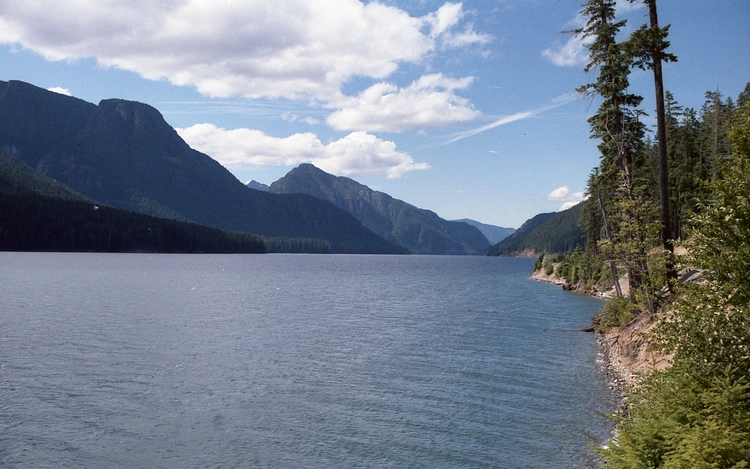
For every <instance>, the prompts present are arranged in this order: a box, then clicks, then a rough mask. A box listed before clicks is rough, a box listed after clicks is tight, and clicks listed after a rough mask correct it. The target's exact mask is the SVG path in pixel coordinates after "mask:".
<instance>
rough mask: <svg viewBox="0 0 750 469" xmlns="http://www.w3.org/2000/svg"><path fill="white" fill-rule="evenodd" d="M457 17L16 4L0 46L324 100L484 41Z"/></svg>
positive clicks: (148, 4)
mask: <svg viewBox="0 0 750 469" xmlns="http://www.w3.org/2000/svg"><path fill="white" fill-rule="evenodd" d="M462 17H463V10H462V5H461V4H460V3H447V4H445V5H444V6H443V7H441V8H440V9H438V11H437V12H435V13H433V14H431V15H427V16H425V17H422V18H417V17H412V16H410V15H409V14H408V13H407V12H406V11H404V10H401V9H399V8H396V7H393V6H388V5H384V4H382V3H379V2H365V3H363V2H361V1H359V0H327V1H325V2H310V1H308V0H277V1H274V2H269V1H267V0H247V1H234V2H232V1H221V2H217V1H215V0H168V1H159V2H156V1H153V0H132V1H127V2H123V1H117V0H100V1H92V0H57V1H55V2H52V3H50V2H39V1H32V2H20V1H18V2H5V3H4V4H3V6H2V7H1V8H0V43H7V44H13V45H16V44H20V45H21V46H23V47H25V48H27V49H29V50H33V51H35V52H38V53H40V54H42V55H43V56H45V57H46V58H47V59H49V60H75V59H80V58H88V57H94V58H95V59H96V60H97V61H98V63H99V64H101V65H103V66H106V67H117V68H121V69H124V70H129V71H133V72H136V73H138V74H140V75H141V76H143V77H145V78H148V79H152V80H159V79H166V80H168V81H170V82H171V83H173V84H176V85H184V86H192V87H195V88H196V89H197V90H198V91H200V92H201V93H202V94H204V95H206V96H210V97H232V96H244V97H248V98H260V97H270V98H279V97H282V98H287V99H293V100H298V99H302V100H315V101H319V102H331V101H334V100H338V99H340V98H341V97H342V96H341V87H342V85H343V84H344V83H346V82H347V81H349V80H350V79H351V78H353V77H368V78H374V79H376V80H379V79H384V78H386V77H388V76H389V75H390V74H392V73H393V72H394V71H395V70H397V69H398V67H399V66H400V65H401V64H403V63H418V62H420V61H422V60H424V59H425V58H426V57H427V56H428V54H429V53H431V52H433V51H434V50H435V49H436V47H437V42H438V41H443V42H450V43H451V44H452V45H453V46H454V47H459V46H464V45H469V44H475V43H482V42H484V41H487V40H488V36H486V35H481V34H477V33H475V32H474V31H473V30H472V29H471V27H470V26H469V27H466V28H464V30H463V31H461V32H458V33H456V32H455V31H454V30H456V28H458V27H459V26H460V22H461V19H462ZM428 29H429V32H423V31H425V30H428Z"/></svg>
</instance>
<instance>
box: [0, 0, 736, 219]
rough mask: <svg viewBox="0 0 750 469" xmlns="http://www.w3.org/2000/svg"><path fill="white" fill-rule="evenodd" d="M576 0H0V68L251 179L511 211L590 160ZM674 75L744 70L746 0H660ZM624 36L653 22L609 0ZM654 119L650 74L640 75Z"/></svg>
mask: <svg viewBox="0 0 750 469" xmlns="http://www.w3.org/2000/svg"><path fill="white" fill-rule="evenodd" d="M581 3H582V0H576V1H570V0H473V1H472V0H467V1H464V2H445V1H442V0H439V1H433V0H382V1H380V2H377V1H359V0H274V1H273V2H271V1H268V0H158V1H157V0H55V1H51V0H25V1H23V2H20V1H12V0H0V80H3V81H7V80H22V81H26V82H29V83H32V84H34V85H36V86H39V87H42V88H46V89H50V90H53V91H56V92H59V93H64V94H70V95H72V96H76V97H78V98H81V99H84V100H86V101H89V102H92V103H98V102H99V101H101V100H102V99H108V98H122V99H128V100H134V101H140V102H143V103H146V104H149V105H151V106H154V107H155V108H156V109H158V110H159V111H160V112H161V113H162V115H163V116H164V118H165V119H166V121H167V122H168V123H169V124H170V125H172V126H173V127H175V128H176V129H177V131H178V133H179V134H180V135H181V136H182V138H183V139H185V141H187V142H188V143H189V144H190V145H191V146H192V147H193V148H195V149H197V150H199V151H202V152H204V153H206V154H208V155H209V156H211V157H212V158H214V159H215V160H217V161H219V162H220V163H221V164H222V165H224V166H225V167H226V168H227V169H228V170H229V171H231V172H232V173H233V174H234V175H235V176H236V177H237V178H238V179H239V180H241V181H242V182H248V181H250V180H252V179H254V180H257V181H259V182H261V183H265V184H270V183H272V182H274V181H275V180H277V179H279V178H281V177H282V176H284V175H285V174H286V173H287V172H289V171H290V170H291V169H293V168H294V167H296V166H297V165H299V164H301V163H313V164H315V165H316V166H318V167H319V168H321V169H323V170H324V171H327V172H329V173H332V174H335V175H338V176H347V177H350V178H353V179H355V180H357V181H359V182H361V183H362V184H365V185H367V186H369V187H371V188H372V189H375V190H380V191H383V192H386V193H388V194H390V195H391V196H393V197H395V198H398V199H402V200H404V201H406V202H409V203H411V204H413V205H416V206H417V207H420V208H425V209H429V210H432V211H434V212H436V213H437V214H438V215H440V216H441V217H443V218H446V219H460V218H471V219H474V220H477V221H480V222H482V223H488V224H494V225H499V226H504V227H514V228H517V227H519V226H520V225H521V224H522V223H523V222H524V221H525V220H527V219H529V218H531V217H533V216H534V215H536V214H538V213H543V212H554V211H558V210H560V209H563V208H565V207H568V206H570V205H571V204H574V203H576V202H578V201H580V200H582V198H583V197H584V192H585V189H586V180H587V178H588V175H589V173H590V171H591V169H592V168H593V167H595V166H597V165H598V163H599V156H598V152H597V149H596V144H597V142H596V141H594V140H591V139H590V138H589V126H588V123H587V119H588V118H589V117H590V116H591V115H592V113H593V112H594V111H595V110H596V108H597V106H598V103H597V102H596V101H592V100H591V99H589V98H584V97H581V96H579V95H578V94H576V93H575V89H576V88H577V87H578V86H581V85H583V84H585V83H588V82H591V81H593V80H594V78H595V73H594V72H591V73H588V74H587V73H584V71H583V67H584V65H585V63H586V59H587V56H586V50H585V48H584V47H583V45H582V43H581V40H580V38H576V37H575V36H574V35H573V34H570V33H566V32H565V31H570V30H572V29H575V28H577V27H580V26H581V25H582V24H583V23H582V21H583V19H582V18H581V16H580V14H579V12H580V10H581ZM658 9H659V21H660V24H661V25H666V24H671V29H670V34H669V38H668V40H669V41H670V42H671V47H670V49H669V50H670V51H671V52H672V53H674V54H675V55H677V57H678V62H676V63H670V64H666V65H665V68H664V82H665V88H666V89H667V90H669V91H671V92H672V94H673V95H674V96H675V98H676V100H677V101H678V103H680V104H681V105H683V106H685V107H692V108H695V109H700V107H701V106H702V104H703V102H704V101H705V93H706V92H707V91H714V90H717V89H718V90H719V91H720V92H721V93H723V95H724V96H726V97H732V99H736V97H737V95H738V94H739V93H740V92H741V91H742V90H743V89H744V87H745V85H746V84H747V83H748V82H749V81H750V27H749V26H748V25H750V2H749V1H748V0H716V1H712V2H708V1H705V0H660V1H659V3H658ZM618 16H619V17H620V18H623V19H626V20H627V21H628V23H627V25H626V27H625V29H624V30H623V34H625V35H627V34H628V33H629V32H630V31H633V30H634V29H637V28H638V27H639V26H640V25H641V24H643V23H645V22H646V21H648V15H647V11H646V9H645V7H644V6H643V4H642V2H641V1H640V0H636V1H634V2H632V3H631V2H628V1H627V0H618ZM630 81H631V89H632V91H633V92H635V93H637V94H640V95H642V96H644V98H645V99H644V101H643V104H642V108H643V110H644V111H645V112H646V113H647V114H649V116H648V117H646V118H645V122H646V123H647V124H648V125H649V126H650V127H652V126H653V125H654V123H655V119H654V117H653V115H654V112H653V109H654V107H655V106H654V104H653V103H654V98H653V94H654V88H653V81H652V74H651V72H650V71H639V70H637V71H634V72H633V73H632V74H631V77H630Z"/></svg>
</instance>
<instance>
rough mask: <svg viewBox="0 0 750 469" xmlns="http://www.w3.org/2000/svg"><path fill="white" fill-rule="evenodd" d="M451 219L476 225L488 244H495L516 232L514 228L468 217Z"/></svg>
mask: <svg viewBox="0 0 750 469" xmlns="http://www.w3.org/2000/svg"><path fill="white" fill-rule="evenodd" d="M453 221H458V222H464V223H468V224H469V225H471V226H476V227H477V229H479V231H481V232H482V234H483V235H484V237H485V238H487V241H489V242H490V244H497V243H499V242H500V241H502V240H504V239H505V238H507V237H508V236H510V235H512V234H513V233H515V232H516V229H515V228H503V227H502V226H495V225H487V224H485V223H480V222H478V221H476V220H471V219H469V218H463V219H461V220H453Z"/></svg>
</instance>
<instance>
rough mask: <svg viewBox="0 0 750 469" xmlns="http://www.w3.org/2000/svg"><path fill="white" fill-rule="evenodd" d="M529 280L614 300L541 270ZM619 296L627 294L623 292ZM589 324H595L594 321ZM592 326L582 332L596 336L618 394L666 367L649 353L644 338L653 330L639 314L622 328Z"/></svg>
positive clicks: (658, 354) (657, 355) (659, 357)
mask: <svg viewBox="0 0 750 469" xmlns="http://www.w3.org/2000/svg"><path fill="white" fill-rule="evenodd" d="M531 278H532V279H534V280H539V281H542V282H548V283H552V284H555V285H560V286H561V288H564V289H566V290H570V291H574V292H577V293H581V294H586V295H591V296H594V297H596V298H602V299H609V298H612V297H613V296H614V289H610V290H606V291H602V290H599V289H597V287H590V288H584V287H583V286H581V285H570V284H568V283H566V282H565V281H564V280H562V279H560V278H558V277H556V276H555V275H554V274H553V275H546V274H545V273H544V272H542V271H541V270H539V271H537V272H534V274H533V275H532V276H531ZM625 284H627V282H625ZM623 293H625V294H627V291H624V292H623ZM592 321H594V323H595V319H594V318H592ZM595 325H596V324H594V325H592V327H590V328H587V329H585V330H587V331H592V332H595V333H596V335H597V343H598V344H599V350H600V353H601V354H602V356H603V357H604V362H605V373H606V376H607V379H608V380H609V381H610V383H611V384H612V386H613V387H614V388H615V389H617V390H618V391H619V392H622V391H624V390H625V389H627V388H628V387H630V386H632V385H634V384H635V382H636V379H637V377H638V376H639V375H642V374H645V373H648V372H649V371H653V370H656V369H663V368H665V367H666V366H667V365H668V363H669V357H668V356H667V355H665V354H664V353H662V352H660V351H657V350H652V348H651V345H652V344H651V342H649V340H648V338H647V336H648V333H649V331H651V329H653V327H654V326H655V321H654V320H653V319H652V318H651V316H650V315H648V314H641V315H639V316H637V317H636V318H635V319H633V320H632V321H630V322H629V323H628V324H626V325H624V326H621V327H614V328H611V329H608V330H606V331H599V330H597V328H596V327H595Z"/></svg>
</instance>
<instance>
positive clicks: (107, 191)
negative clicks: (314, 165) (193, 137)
mask: <svg viewBox="0 0 750 469" xmlns="http://www.w3.org/2000/svg"><path fill="white" fill-rule="evenodd" d="M0 148H1V149H3V150H4V151H6V152H8V153H10V154H12V155H14V156H16V157H17V158H19V159H20V160H22V161H23V162H25V163H26V164H27V165H29V166H31V167H32V168H34V169H36V170H37V171H38V172H39V173H41V174H43V175H45V176H48V177H50V178H52V179H55V180H57V181H59V182H61V183H62V184H64V185H66V186H68V187H69V188H71V189H73V190H75V191H77V192H79V193H81V194H83V195H84V196H85V197H87V198H89V199H91V200H93V201H96V202H98V203H101V204H104V205H109V206H112V207H115V208H120V209H124V210H130V211H134V212H138V213H144V214H148V215H154V216H159V217H165V218H172V219H175V220H181V221H189V222H192V223H196V224H200V225H205V226H209V227H213V228H219V229H222V230H229V231H244V232H250V233H256V234H260V235H263V236H266V237H283V238H298V239H321V240H325V241H327V242H328V243H330V246H331V250H332V251H333V252H342V253H402V252H404V249H403V248H400V247H399V246H396V245H394V244H393V243H390V242H388V241H386V240H384V239H383V238H381V237H379V236H377V235H376V234H374V233H373V232H371V231H370V230H368V229H367V228H365V227H364V226H362V224H361V223H360V222H359V221H357V220H356V219H355V218H354V217H352V216H351V215H350V214H349V213H348V212H346V211H345V210H341V209H339V208H337V207H335V206H334V205H333V204H330V203H327V202H323V201H321V200H319V199H316V198H314V197H310V196H307V195H303V194H271V193H268V192H260V191H255V190H251V189H249V188H247V187H245V185H244V184H242V183H241V182H240V181H238V180H237V178H235V177H234V176H233V175H232V174H231V173H230V172H229V171H227V170H226V169H225V168H224V167H222V166H221V165H220V164H219V163H218V162H216V161H214V160H213V159H211V158H210V157H208V156H207V155H205V154H203V153H200V152H198V151H196V150H193V149H192V148H190V147H189V146H188V144H187V143H185V142H184V141H183V140H182V139H181V138H180V136H179V135H178V134H177V132H176V131H175V130H174V129H173V128H172V127H170V126H169V124H167V123H166V121H164V119H163V117H162V116H161V114H160V113H159V112H158V111H157V110H156V109H154V108H153V107H151V106H148V105H146V104H142V103H138V102H133V101H125V100H120V99H107V100H104V101H101V102H100V103H99V105H94V104H91V103H87V102H85V101H82V100H80V99H77V98H73V97H69V96H64V95H61V94H57V93H53V92H50V91H46V90H43V89H41V88H38V87H36V86H33V85H30V84H28V83H23V82H19V81H9V82H2V81H0Z"/></svg>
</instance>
